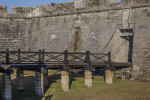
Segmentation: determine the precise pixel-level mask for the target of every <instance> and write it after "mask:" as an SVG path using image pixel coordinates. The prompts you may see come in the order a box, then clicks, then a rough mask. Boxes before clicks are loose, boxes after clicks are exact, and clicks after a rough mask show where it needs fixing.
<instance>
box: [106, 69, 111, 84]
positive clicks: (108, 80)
mask: <svg viewBox="0 0 150 100" xmlns="http://www.w3.org/2000/svg"><path fill="white" fill-rule="evenodd" d="M105 81H106V84H112V83H113V73H112V71H111V70H105Z"/></svg>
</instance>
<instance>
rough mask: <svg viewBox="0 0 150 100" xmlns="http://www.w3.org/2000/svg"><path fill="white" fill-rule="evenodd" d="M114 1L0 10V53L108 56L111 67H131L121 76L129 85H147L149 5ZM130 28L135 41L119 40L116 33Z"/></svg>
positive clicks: (142, 1)
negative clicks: (126, 64) (138, 82)
mask: <svg viewBox="0 0 150 100" xmlns="http://www.w3.org/2000/svg"><path fill="white" fill-rule="evenodd" d="M117 1H118V0H76V1H74V2H68V3H62V4H48V5H42V6H35V7H12V13H7V7H6V6H0V50H5V49H6V48H10V49H11V50H17V49H18V48H21V49H23V50H30V51H32V50H33V51H37V50H39V49H45V50H46V51H61V52H62V51H64V50H69V51H73V52H84V51H86V50H89V51H91V52H102V53H107V52H108V51H111V53H112V59H113V61H116V62H127V61H132V63H133V66H132V69H131V73H130V69H126V71H125V73H126V74H127V76H129V74H130V75H131V79H132V80H135V79H138V80H142V81H150V73H149V72H150V67H149V65H150V63H149V61H150V23H149V22H150V1H149V0H122V2H120V3H118V2H117ZM129 28H131V29H133V30H134V37H133V40H132V39H131V40H129V39H125V38H122V37H120V34H121V31H120V30H119V29H129ZM112 36H113V37H112ZM111 37H112V39H111V41H110V42H109V44H108V46H107V48H106V49H104V50H105V51H104V52H103V48H104V47H105V46H106V44H107V43H108V41H109V40H110V38H111ZM116 51H117V52H116Z"/></svg>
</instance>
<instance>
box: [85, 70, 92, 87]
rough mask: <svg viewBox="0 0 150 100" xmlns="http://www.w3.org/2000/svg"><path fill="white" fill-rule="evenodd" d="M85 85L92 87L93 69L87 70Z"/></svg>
mask: <svg viewBox="0 0 150 100" xmlns="http://www.w3.org/2000/svg"><path fill="white" fill-rule="evenodd" d="M84 74H85V76H84V77H85V87H87V88H89V87H92V71H89V70H85V72H84Z"/></svg>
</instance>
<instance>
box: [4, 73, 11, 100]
mask: <svg viewBox="0 0 150 100" xmlns="http://www.w3.org/2000/svg"><path fill="white" fill-rule="evenodd" d="M11 90H12V89H11V74H6V73H3V75H2V99H3V100H12V91H11Z"/></svg>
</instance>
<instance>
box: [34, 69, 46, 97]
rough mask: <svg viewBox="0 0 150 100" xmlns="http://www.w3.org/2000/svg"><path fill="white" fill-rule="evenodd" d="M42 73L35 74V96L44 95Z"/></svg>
mask: <svg viewBox="0 0 150 100" xmlns="http://www.w3.org/2000/svg"><path fill="white" fill-rule="evenodd" d="M43 82H44V81H43V72H35V94H36V95H37V96H43V95H44V84H43Z"/></svg>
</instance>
